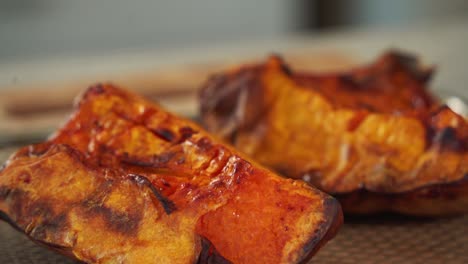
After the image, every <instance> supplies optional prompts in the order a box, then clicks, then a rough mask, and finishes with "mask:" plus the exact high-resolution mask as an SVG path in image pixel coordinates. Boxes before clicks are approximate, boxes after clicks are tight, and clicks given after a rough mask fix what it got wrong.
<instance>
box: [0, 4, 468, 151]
mask: <svg viewBox="0 0 468 264" xmlns="http://www.w3.org/2000/svg"><path fill="white" fill-rule="evenodd" d="M0 40H1V41H0V145H1V144H6V143H5V142H7V143H8V142H22V140H23V139H27V141H29V140H31V139H32V138H43V137H44V135H46V134H47V133H49V132H50V131H52V130H53V129H55V127H56V126H57V124H58V123H59V120H62V119H63V118H64V116H65V115H66V113H68V112H69V111H70V107H71V101H72V99H73V97H74V96H75V95H76V94H77V93H79V91H81V90H83V89H84V88H86V87H87V86H88V85H90V84H92V83H95V82H102V81H112V82H114V83H117V84H119V85H122V86H124V87H129V88H131V89H133V90H135V91H137V92H138V93H142V94H144V95H146V96H148V97H151V98H154V99H155V100H158V101H161V102H162V103H163V104H164V105H165V106H167V107H169V108H170V109H171V110H173V111H175V112H178V113H180V114H183V115H189V116H193V115H196V111H197V109H196V108H197V105H196V100H195V94H196V92H195V91H196V89H197V88H198V87H199V86H200V84H201V83H202V82H203V80H205V79H206V78H207V76H208V75H209V74H211V73H213V72H216V71H220V70H222V69H224V68H226V67H229V65H233V64H238V63H245V62H247V61H254V60H259V59H263V58H265V57H266V56H267V55H268V54H270V53H272V52H277V53H280V54H282V55H283V56H284V57H285V58H286V60H287V61H288V62H290V64H292V65H293V67H296V68H304V69H308V70H317V71H318V70H339V69H345V68H349V67H351V66H352V65H356V64H359V63H365V62H369V61H370V60H372V59H374V58H375V57H376V56H378V55H379V54H380V53H382V52H384V51H385V50H387V49H389V48H400V49H403V50H407V51H410V52H412V53H415V54H416V55H419V56H421V57H422V58H423V60H424V61H425V62H426V63H428V64H436V65H437V67H438V73H437V75H436V79H435V80H434V82H433V85H432V86H433V87H434V88H433V89H434V90H436V91H437V92H438V93H440V94H442V95H444V96H445V95H447V94H448V95H450V94H455V95H457V96H462V97H463V96H465V97H468V96H467V92H466V89H464V88H463V87H462V85H463V84H464V83H467V82H468V79H467V77H466V70H465V69H466V68H467V63H466V61H468V55H467V52H466V47H468V1H463V0H446V1H437V0H411V1H405V0H394V1H385V0H348V1H345V0H317V1H306V0H295V1H282V0H257V1H249V0H237V1H226V0H197V1H171V0H151V1H150V0H133V1H125V0H100V1H96V0H81V1H63V0H0ZM162 94H164V96H163V95H162ZM181 95H183V96H181ZM38 98H41V100H38Z"/></svg>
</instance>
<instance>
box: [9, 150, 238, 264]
mask: <svg viewBox="0 0 468 264" xmlns="http://www.w3.org/2000/svg"><path fill="white" fill-rule="evenodd" d="M59 145H60V144H59ZM54 146H57V144H53V143H52V142H50V141H47V142H44V143H39V144H36V145H29V146H26V147H23V148H21V149H19V150H18V151H17V152H16V153H14V154H13V155H12V156H11V157H10V158H9V159H8V160H7V161H6V162H5V163H4V164H3V166H2V168H1V169H0V173H1V172H2V171H3V169H4V168H5V167H6V165H7V164H8V163H9V162H10V160H12V159H15V158H17V157H20V156H30V157H32V156H34V157H38V156H42V155H44V154H46V153H47V152H48V150H50V149H51V148H53V147H54ZM63 146H64V147H65V148H66V149H67V150H69V151H70V154H71V155H73V156H74V157H75V158H77V159H79V160H80V161H81V162H82V163H83V165H84V166H86V167H89V166H90V165H89V164H87V162H86V160H84V158H83V156H82V155H81V154H80V152H79V151H77V150H75V149H73V148H72V147H70V146H68V145H63ZM90 168H91V167H90ZM128 180H130V182H133V183H134V184H136V185H138V186H140V187H145V188H148V189H149V190H150V191H151V193H152V194H153V195H154V196H155V198H156V199H157V200H158V201H159V202H160V204H161V206H162V208H163V210H164V211H165V213H166V214H168V215H169V214H171V213H172V212H174V211H175V210H177V208H176V206H175V204H174V203H173V202H172V201H171V200H169V199H167V198H166V197H164V196H162V195H161V194H160V193H159V192H158V191H157V190H156V188H155V187H154V186H153V185H152V184H151V182H150V181H149V180H148V179H147V178H146V177H144V176H142V175H138V174H129V175H128ZM11 192H12V190H10V189H7V190H5V191H4V192H2V193H1V194H3V195H4V196H5V197H8V196H9V195H10V193H11ZM22 199H23V198H21V201H22ZM0 220H2V221H4V222H6V223H8V224H9V225H10V226H11V227H13V229H15V230H16V231H17V232H19V233H21V234H23V235H25V236H26V237H27V238H28V239H29V240H31V241H32V242H34V243H35V244H37V245H39V246H41V247H43V248H46V249H49V250H51V251H53V252H55V253H58V254H60V255H62V256H65V257H68V258H70V259H72V260H74V261H76V262H78V263H86V262H84V261H83V260H80V259H79V258H77V256H76V255H75V254H74V253H73V247H65V246H61V245H57V244H54V243H49V242H45V241H43V240H41V239H40V238H36V237H34V236H32V235H30V234H28V233H26V231H25V230H24V229H22V228H21V227H20V226H18V225H17V223H16V222H15V221H14V220H13V219H12V218H10V216H9V215H8V214H7V213H6V212H4V211H2V210H0ZM195 235H196V236H198V237H199V241H200V242H199V243H200V252H199V253H198V256H197V258H196V261H195V262H194V263H196V264H229V263H232V262H230V261H229V260H227V259H225V258H224V257H223V256H222V255H221V254H220V253H219V252H218V251H217V250H216V247H215V246H214V245H213V244H212V243H211V242H210V241H209V240H208V239H207V238H205V237H203V236H200V235H198V234H195Z"/></svg>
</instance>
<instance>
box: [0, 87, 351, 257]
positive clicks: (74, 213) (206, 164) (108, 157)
mask: <svg viewBox="0 0 468 264" xmlns="http://www.w3.org/2000/svg"><path fill="white" fill-rule="evenodd" d="M0 211H1V216H2V218H4V219H5V220H7V221H9V222H10V223H11V224H12V225H13V226H15V227H17V228H18V229H19V230H21V231H23V232H24V233H26V235H28V236H29V237H30V238H31V239H32V240H34V241H36V242H38V243H40V244H43V245H45V246H47V247H49V248H52V249H54V250H57V251H59V252H62V253H64V254H67V255H69V256H71V257H74V258H76V259H78V260H80V261H83V262H88V263H300V262H304V261H306V260H308V259H309V258H310V257H311V256H312V255H313V254H314V252H316V251H317V250H318V249H319V247H320V246H322V245H323V244H324V243H325V242H326V241H327V240H329V239H330V238H332V237H333V236H334V234H335V232H336V231H337V229H338V227H339V225H340V224H341V222H342V214H341V209H340V206H339V204H338V203H337V202H336V200H335V199H334V198H332V197H330V196H328V195H327V194H324V193H322V192H321V191H318V190H316V189H314V188H311V187H310V186H308V185H307V184H305V183H304V182H302V181H296V180H291V179H284V178H282V177H279V176H277V175H275V174H274V173H272V172H271V171H269V170H267V169H264V168H262V167H261V166H259V165H257V164H255V163H254V162H252V161H250V160H248V159H246V158H245V157H244V156H243V155H241V154H239V153H238V152H237V151H235V150H233V149H232V148H231V147H229V146H226V145H224V144H222V143H220V142H219V141H218V140H217V139H215V138H214V137H212V136H211V135H209V134H208V133H207V132H205V131H204V130H202V129H201V128H200V127H199V126H197V125H196V124H194V123H192V122H190V121H188V120H185V119H183V118H180V117H177V116H175V115H173V114H170V113H168V112H166V111H165V110H163V109H162V108H160V107H159V106H157V105H154V104H152V103H150V102H148V101H145V100H144V99H142V98H140V97H138V96H136V95H134V94H131V93H130V92H127V91H124V90H121V89H118V88H115V87H113V86H111V85H96V86H94V87H92V88H90V89H89V90H87V92H85V93H84V94H83V95H82V97H81V98H80V100H79V101H78V103H77V106H76V111H75V113H74V114H73V115H72V117H71V119H70V120H69V121H68V122H67V123H66V124H65V125H64V126H63V127H62V128H61V129H60V130H59V131H58V132H57V133H56V134H55V135H53V136H52V137H51V138H50V139H49V140H47V141H46V142H44V143H41V144H37V145H32V146H28V147H25V148H22V149H21V150H19V151H18V152H17V153H15V154H14V155H13V156H12V157H11V158H10V159H9V160H8V162H7V163H6V166H5V167H4V168H3V169H2V171H1V173H0Z"/></svg>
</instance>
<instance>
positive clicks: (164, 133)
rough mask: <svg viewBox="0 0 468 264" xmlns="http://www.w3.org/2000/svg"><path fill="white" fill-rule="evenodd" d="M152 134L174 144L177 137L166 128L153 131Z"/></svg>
mask: <svg viewBox="0 0 468 264" xmlns="http://www.w3.org/2000/svg"><path fill="white" fill-rule="evenodd" d="M151 132H153V134H155V135H156V136H157V137H159V138H161V139H163V140H165V141H168V142H173V141H174V139H175V137H176V136H175V135H174V133H173V132H172V131H170V130H169V129H166V128H156V129H151Z"/></svg>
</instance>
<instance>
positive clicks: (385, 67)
mask: <svg viewBox="0 0 468 264" xmlns="http://www.w3.org/2000/svg"><path fill="white" fill-rule="evenodd" d="M431 73H432V68H425V67H423V66H421V64H420V63H419V61H418V60H417V59H416V58H414V57H412V56H410V55H407V54H403V53H400V52H394V51H392V52H389V53H386V54H385V55H383V56H382V57H381V58H379V59H378V60H377V61H376V62H375V63H373V64H371V65H369V66H365V67H362V68H358V69H355V70H352V71H350V72H346V73H336V74H314V73H296V72H293V71H292V70H291V69H290V68H288V67H287V66H286V64H285V63H284V62H283V61H282V60H281V58H279V57H276V56H273V57H271V58H270V59H269V60H268V61H267V62H266V63H264V64H258V65H247V66H242V67H239V68H237V69H233V70H230V71H227V72H225V73H222V74H218V75H215V76H213V77H212V78H210V79H209V81H208V82H207V83H206V84H205V85H204V86H203V89H202V90H201V93H200V100H201V117H202V120H203V123H204V125H205V126H206V128H207V129H208V130H209V131H211V132H213V133H215V134H217V135H218V136H220V137H222V138H223V139H225V140H226V141H228V142H230V143H231V144H233V145H234V146H235V147H236V148H238V149H239V150H241V151H242V152H245V153H247V154H248V155H250V156H252V157H254V158H255V159H256V160H257V161H258V162H260V163H261V164H264V165H266V166H268V167H270V168H272V169H274V170H276V171H278V172H280V173H281V174H283V175H285V176H287V177H290V178H294V179H303V180H305V181H307V182H309V183H310V184H312V185H314V186H316V187H318V188H319V189H321V190H323V191H325V192H327V193H330V194H332V195H334V196H336V197H338V198H339V199H340V201H341V203H342V206H343V210H344V211H345V212H351V213H375V212H381V211H393V212H399V213H404V214H411V215H444V214H456V213H464V212H467V211H468V122H467V120H466V119H465V117H462V116H460V115H458V114H456V113H454V112H453V111H451V110H450V109H449V108H447V107H446V106H443V105H441V104H440V103H439V101H438V100H437V99H435V98H434V97H433V96H432V95H431V94H430V93H429V92H428V91H427V90H426V86H427V82H428V81H429V79H430V76H431Z"/></svg>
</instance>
